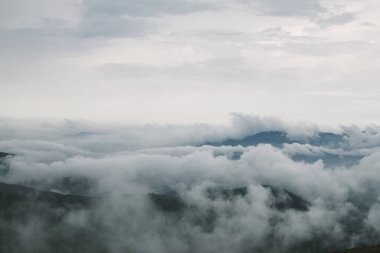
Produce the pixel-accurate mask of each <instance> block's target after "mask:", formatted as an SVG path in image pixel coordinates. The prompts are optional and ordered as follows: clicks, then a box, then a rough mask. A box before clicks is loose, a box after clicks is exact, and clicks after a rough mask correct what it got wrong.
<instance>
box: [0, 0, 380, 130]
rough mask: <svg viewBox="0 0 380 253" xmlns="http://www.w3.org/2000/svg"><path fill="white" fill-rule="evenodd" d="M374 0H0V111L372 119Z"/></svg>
mask: <svg viewBox="0 0 380 253" xmlns="http://www.w3.org/2000/svg"><path fill="white" fill-rule="evenodd" d="M379 12H380V2H379V1H378V0H364V1H356V0H355V1H353V0H344V1H343V0H328V1H323V0H65V1H62V0H35V1H26V0H1V1H0V88H1V92H0V116H12V117H17V118H25V117H28V118H30V117H42V118H45V117H58V118H74V119H89V120H100V121H122V122H130V123H131V122H133V123H146V122H152V123H153V122H158V123H164V122H169V123H189V122H206V123H225V122H227V121H228V120H229V113H231V112H240V113H248V114H258V115H277V116H280V117H282V118H284V119H287V120H307V121H315V122H322V123H334V124H335V123H353V122H356V123H368V122H371V123H380V99H379V98H380V93H379V92H380V85H379V80H380V77H379V74H378V71H379V67H380V62H379V57H378V56H379V55H380V54H379V53H380V52H379V51H380V46H379V38H380V29H379V26H380V18H379Z"/></svg>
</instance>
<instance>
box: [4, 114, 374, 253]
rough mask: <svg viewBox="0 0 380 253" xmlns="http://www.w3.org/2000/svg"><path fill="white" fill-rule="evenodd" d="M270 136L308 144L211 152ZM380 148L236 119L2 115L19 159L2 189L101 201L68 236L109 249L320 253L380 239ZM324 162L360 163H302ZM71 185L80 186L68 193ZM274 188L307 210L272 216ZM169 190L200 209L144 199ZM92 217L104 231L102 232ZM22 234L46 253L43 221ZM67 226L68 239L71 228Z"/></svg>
mask: <svg viewBox="0 0 380 253" xmlns="http://www.w3.org/2000/svg"><path fill="white" fill-rule="evenodd" d="M265 131H281V132H284V133H286V134H287V136H289V137H291V138H293V139H294V140H299V142H294V143H285V144H284V145H282V146H280V147H278V146H277V147H275V146H272V145H270V144H259V145H256V146H239V145H238V146H223V145H211V143H221V142H223V141H224V140H227V139H235V140H239V139H242V138H244V137H246V136H249V135H253V134H256V133H260V132H265ZM320 132H329V133H335V134H339V135H342V136H343V139H344V141H343V142H342V143H340V144H339V145H335V146H334V145H333V146H331V145H330V146H328V145H327V146H313V145H311V144H309V143H308V140H309V139H310V138H312V137H313V136H316V135H317V134H318V133H320ZM379 147H380V127H379V126H376V125H371V126H367V127H358V126H355V125H352V126H337V127H325V126H324V127H321V126H318V125H316V124H312V123H287V122H284V121H282V120H280V119H277V118H271V117H268V118H266V117H254V116H249V115H242V114H233V117H232V122H231V124H230V125H229V126H212V125H206V124H194V125H144V126H137V125H136V126H132V125H128V126H126V125H120V124H105V123H102V124H100V123H95V122H87V121H73V120H49V121H46V120H16V119H10V118H2V119H0V151H2V152H7V153H12V154H14V155H15V156H13V157H8V158H7V164H8V170H7V171H6V172H3V173H1V176H0V180H1V182H4V183H10V184H17V185H24V186H28V187H33V188H37V189H43V190H49V191H54V192H59V193H63V194H78V195H85V196H103V197H102V201H101V203H100V204H99V205H97V207H96V208H95V209H94V210H78V211H72V212H70V213H67V214H65V218H64V221H63V223H64V227H65V229H66V228H75V229H78V228H81V229H85V230H86V229H88V230H90V229H91V230H92V231H94V230H95V231H96V232H95V233H96V235H97V237H96V240H98V241H99V242H100V243H101V244H102V247H104V249H105V251H104V252H115V253H116V252H226V253H227V252H322V251H323V250H329V249H335V248H348V247H352V246H356V245H360V244H376V243H379V242H380V239H378V238H380V197H379V196H380V195H379V194H380V173H379V172H380V149H379ZM236 154H239V156H236ZM322 154H333V155H336V156H337V157H343V158H344V157H345V156H347V155H352V156H355V157H359V158H358V159H357V161H356V162H355V163H353V164H352V165H350V166H347V165H346V164H342V165H339V164H338V165H335V166H333V167H331V166H330V167H328V166H326V165H325V163H324V161H323V159H316V160H315V161H313V162H307V161H303V160H295V159H293V157H294V156H295V155H305V156H315V157H319V156H321V155H322ZM63 179H65V180H71V182H72V184H71V186H72V187H71V188H70V187H66V188H65V187H64V186H62V180H63ZM266 186H271V187H276V188H278V189H284V190H286V191H288V192H291V193H293V194H296V195H297V196H299V197H301V198H302V199H303V200H304V201H305V202H307V203H309V208H308V210H307V211H300V210H296V209H286V210H277V209H275V208H273V206H272V205H271V203H272V202H273V195H272V194H271V191H270V189H269V188H268V187H266ZM239 187H247V194H246V195H244V196H237V197H236V198H232V199H226V198H210V197H209V196H208V192H209V191H208V190H209V189H213V188H214V189H215V188H223V189H234V188H239ZM167 192H175V194H176V196H179V198H180V199H181V201H183V202H184V203H185V205H186V206H187V207H191V208H189V210H188V211H186V212H184V213H183V214H182V215H181V217H178V216H176V215H174V214H167V213H165V212H162V211H160V210H158V209H157V208H156V207H155V206H154V205H152V203H150V202H149V201H148V199H147V198H146V197H144V196H146V194H148V193H160V194H166V193H167ZM210 212H212V217H213V219H212V222H211V223H212V224H211V225H207V226H206V225H204V226H203V225H202V224H201V222H199V220H202V219H204V217H208V216H209V215H210ZM93 220H96V221H97V223H98V224H101V227H102V229H98V230H96V229H95V228H94V225H93V222H92V221H93ZM36 224H37V225H36ZM15 226H16V227H17V231H18V232H19V239H18V240H19V241H20V245H27V246H25V247H27V248H28V249H29V250H31V249H34V250H35V251H39V252H44V250H45V251H49V248H48V246H46V245H44V244H45V242H44V238H46V233H47V232H46V231H47V230H48V228H47V225H46V224H42V223H41V222H40V223H38V222H36V221H34V220H32V219H31V220H29V221H28V222H24V223H20V224H15ZM62 226H63V225H62ZM65 229H63V230H61V232H62V231H63V232H62V233H70V231H72V230H70V229H66V230H65ZM94 238H95V237H94ZM30 252H33V250H31V251H30Z"/></svg>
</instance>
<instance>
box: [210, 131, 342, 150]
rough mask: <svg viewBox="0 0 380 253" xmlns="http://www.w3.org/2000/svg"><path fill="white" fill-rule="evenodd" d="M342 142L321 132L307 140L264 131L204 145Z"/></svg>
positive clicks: (319, 144) (326, 144)
mask: <svg viewBox="0 0 380 253" xmlns="http://www.w3.org/2000/svg"><path fill="white" fill-rule="evenodd" d="M343 140H344V135H340V134H334V133H328V132H321V133H318V134H317V135H315V136H312V137H309V138H308V139H307V140H303V139H295V138H291V137H289V136H288V135H287V134H286V133H285V132H281V131H266V132H260V133H256V134H253V135H249V136H246V137H244V138H242V139H227V140H224V141H221V142H214V143H205V144H206V145H211V146H238V145H240V146H243V147H248V146H254V145H258V144H271V145H273V146H276V147H279V146H282V145H283V144H285V143H300V144H305V143H308V144H310V145H313V146H334V147H335V146H337V145H339V144H340V143H342V141H343Z"/></svg>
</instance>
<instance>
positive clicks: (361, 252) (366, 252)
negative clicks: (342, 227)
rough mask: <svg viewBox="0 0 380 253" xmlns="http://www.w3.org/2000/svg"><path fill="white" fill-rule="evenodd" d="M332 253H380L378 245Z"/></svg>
mask: <svg viewBox="0 0 380 253" xmlns="http://www.w3.org/2000/svg"><path fill="white" fill-rule="evenodd" d="M332 253H380V245H376V246H363V247H358V248H352V249H346V250H340V251H334V252H332Z"/></svg>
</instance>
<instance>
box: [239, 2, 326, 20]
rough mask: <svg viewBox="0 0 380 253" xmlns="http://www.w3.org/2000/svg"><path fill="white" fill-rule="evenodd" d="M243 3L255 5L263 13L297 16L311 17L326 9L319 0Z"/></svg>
mask: <svg viewBox="0 0 380 253" xmlns="http://www.w3.org/2000/svg"><path fill="white" fill-rule="evenodd" d="M242 2H243V3H247V4H252V5H253V6H255V5H256V6H257V7H258V10H259V11H260V12H261V13H262V14H265V15H273V16H285V17H292V16H299V17H306V18H310V19H313V18H315V17H317V16H318V15H319V14H321V13H323V12H325V11H326V8H325V7H324V6H323V5H322V4H321V2H320V1H319V0H306V1H302V0H285V1H276V0H269V1H265V0H259V1H249V0H246V1H242Z"/></svg>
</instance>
